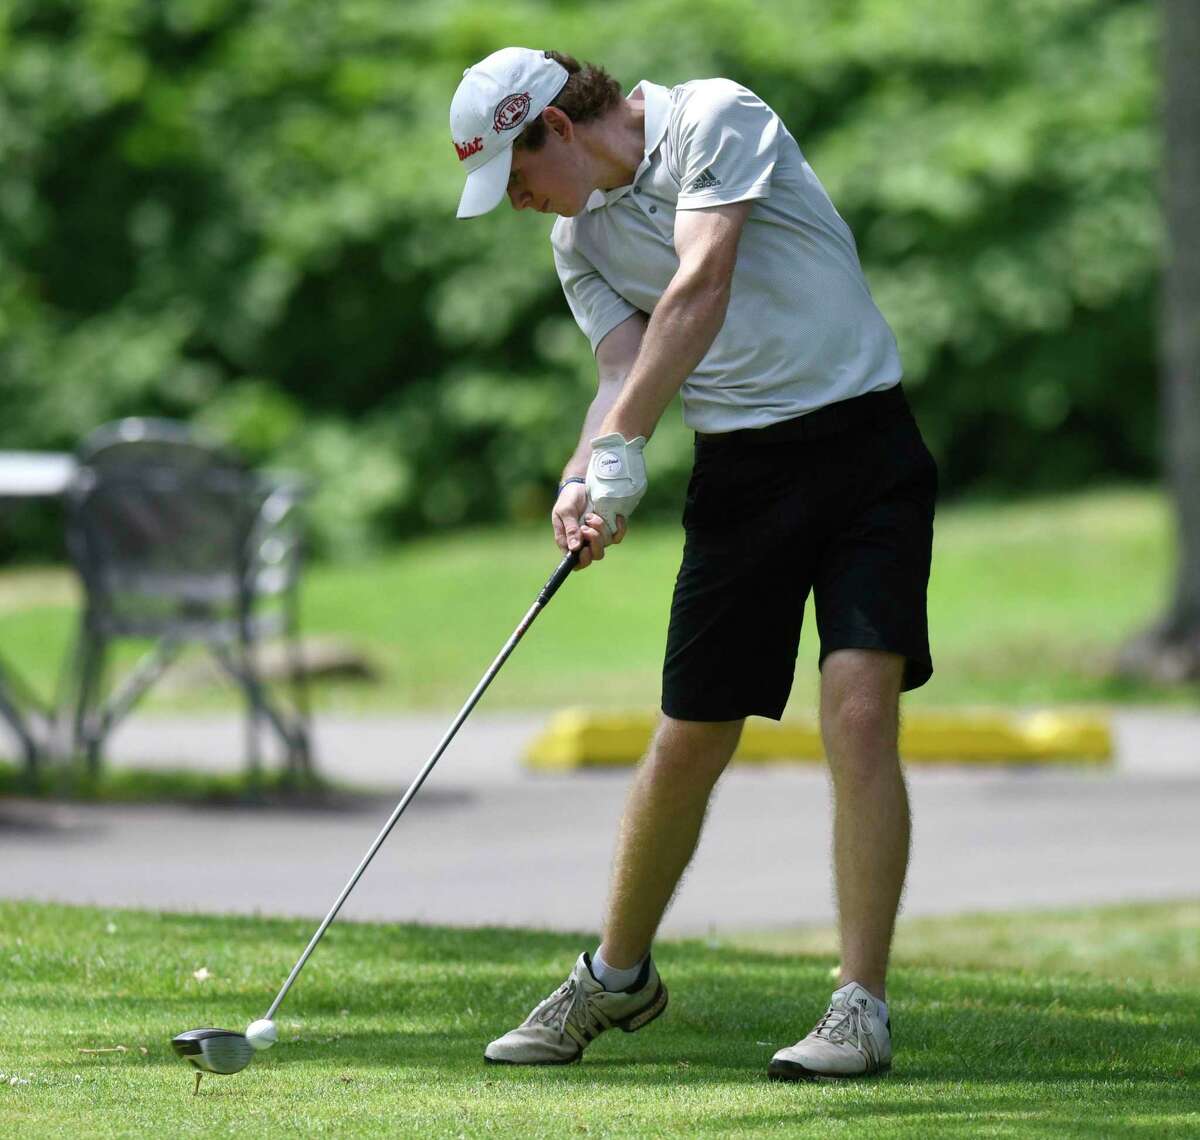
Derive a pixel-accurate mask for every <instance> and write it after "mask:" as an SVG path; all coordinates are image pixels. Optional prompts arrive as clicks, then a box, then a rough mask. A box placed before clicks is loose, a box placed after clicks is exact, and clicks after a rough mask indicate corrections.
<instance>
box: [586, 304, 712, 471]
mask: <svg viewBox="0 0 1200 1140" xmlns="http://www.w3.org/2000/svg"><path fill="white" fill-rule="evenodd" d="M728 307H729V290H728V288H727V287H725V288H714V287H711V286H708V285H703V284H692V283H687V282H672V283H671V285H669V286H668V287H667V290H666V292H665V293H663V295H662V298H661V300H660V301H659V302H658V304H657V305H656V306H655V307H654V312H653V314H652V315H651V317H650V323H649V325H648V326H647V328H646V334H645V336H644V337H643V338H642V346H641V350H640V351H639V352H638V356H637V361H636V363H635V364H634V366H633V368H632V370H631V371H630V373H629V377H628V378H627V379H626V381H625V384H624V386H623V387H622V388H621V390H620V393H619V394H618V396H617V398H616V400H615V402H614V403H613V405H612V408H611V410H610V411H609V413H608V414H607V415H606V416H605V417H604V420H603V422H602V423H601V424H600V426H599V429H598V430H597V432H596V434H597V435H605V434H607V433H608V432H612V431H615V432H620V433H621V435H623V436H624V437H625V438H626V439H633V438H634V436H639V435H643V436H645V437H646V438H647V439H649V438H650V436H651V435H653V434H654V429H655V427H657V426H658V421H659V420H660V419H661V418H662V414H663V412H665V411H666V409H667V405H668V404H670V402H671V400H672V399H673V398H674V396H675V393H676V392H678V391H679V389H680V388H681V387H682V386H683V382H684V381H685V380H686V379H687V378H688V377H689V376H690V375H691V374H692V373H693V372H694V371H695V369H696V366H697V365H698V364H699V363H700V361H701V360H703V359H704V355H705V353H707V352H708V350H709V349H710V348H711V347H712V342H713V341H714V340H716V338H717V333H719V332H720V331H721V326H722V325H723V324H724V323H725V313H726V310H727V309H728ZM593 406H594V405H593ZM576 458H578V456H576ZM585 467H586V463H585Z"/></svg>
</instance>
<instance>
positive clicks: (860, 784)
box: [450, 48, 937, 1080]
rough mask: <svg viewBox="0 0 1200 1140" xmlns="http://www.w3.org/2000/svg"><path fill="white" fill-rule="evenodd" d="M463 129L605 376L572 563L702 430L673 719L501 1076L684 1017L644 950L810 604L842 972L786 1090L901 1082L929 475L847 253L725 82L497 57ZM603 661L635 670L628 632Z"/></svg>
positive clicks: (486, 204) (463, 140)
mask: <svg viewBox="0 0 1200 1140" xmlns="http://www.w3.org/2000/svg"><path fill="white" fill-rule="evenodd" d="M450 125H451V131H452V134H453V138H454V145H455V148H456V150H457V152H458V156H459V159H460V160H461V162H462V167H463V169H464V170H465V172H466V176H467V178H466V187H465V189H464V191H463V194H462V199H461V202H460V205H459V209H458V215H459V217H472V216H475V215H479V214H482V213H485V212H486V211H488V210H491V209H492V208H493V207H495V206H497V205H498V204H499V203H500V202H501V201H502V200H503V199H504V198H505V197H507V198H508V200H509V202H510V203H511V205H512V206H513V208H514V209H518V210H525V209H530V210H537V211H538V212H540V213H547V214H557V215H558V220H557V221H556V222H555V224H554V228H553V231H552V233H551V243H552V245H553V250H554V260H555V265H556V267H557V270H558V275H559V278H560V280H561V282H562V287H563V291H564V292H565V294H566V298H567V303H568V305H569V306H570V308H571V312H572V313H573V315H574V317H575V320H576V322H577V323H578V325H579V327H580V329H582V331H583V333H584V334H585V335H586V336H587V337H588V339H589V341H590V342H591V345H592V348H593V350H594V352H595V355H596V363H597V370H598V373H599V386H598V392H597V395H596V398H595V400H594V401H593V403H592V405H591V407H590V409H589V411H588V413H587V416H586V418H585V420H584V425H583V432H582V435H581V438H580V442H579V445H578V448H577V449H576V451H575V453H574V455H573V456H572V457H571V460H570V462H569V463H568V464H567V466H566V468H565V470H564V473H563V474H564V478H563V483H562V486H561V487H560V488H559V494H558V500H557V502H556V503H555V505H554V510H553V525H554V534H555V538H556V540H557V542H558V545H559V547H560V548H562V549H563V550H564V551H566V550H568V549H571V550H574V549H579V550H580V551H581V553H580V559H579V568H580V569H583V568H585V567H587V566H588V565H590V563H591V562H592V561H598V560H600V559H601V558H603V557H604V554H605V549H606V547H607V546H608V545H609V544H611V543H618V542H620V541H621V540H622V539H623V538H624V537H625V535H626V533H627V525H628V519H629V516H630V515H631V514H632V512H633V510H634V508H635V506H636V505H637V503H638V501H639V500H640V499H641V497H642V495H643V493H644V492H645V488H646V472H645V465H644V462H643V457H642V449H643V446H644V444H645V442H646V441H647V440H648V439H650V438H651V436H652V435H653V433H654V429H655V426H656V425H657V424H658V421H659V418H660V417H661V416H662V414H663V411H664V410H665V409H666V407H667V405H668V404H669V403H670V401H671V398H672V397H673V396H674V395H675V393H676V392H680V393H681V394H682V402H683V416H684V422H685V423H686V424H687V426H688V427H689V428H691V429H692V430H693V431H694V432H695V462H694V467H693V470H692V475H691V481H690V483H689V485H688V489H687V496H686V501H685V505H684V509H683V527H684V531H685V543H684V551H683V560H682V565H681V566H680V568H679V574H678V577H677V578H676V582H675V592H674V598H673V600H672V603H671V616H670V624H669V632H668V634H667V646H666V657H665V662H664V666H663V688H662V718H661V720H660V722H659V724H658V726H657V728H656V730H655V733H654V739H653V742H652V744H651V746H650V750H649V753H648V755H647V756H646V758H645V759H644V760H643V762H642V764H641V766H640V767H639V769H638V771H637V774H636V776H635V778H634V781H633V785H632V788H631V791H630V794H629V800H628V804H627V805H626V808H625V814H624V817H623V820H622V823H621V829H620V834H619V837H618V843H617V851H616V857H615V862H614V866H613V871H612V886H611V893H610V897H609V900H608V906H607V911H606V914H605V917H604V924H603V940H602V942H601V944H600V946H599V947H598V948H597V949H596V951H595V953H594V954H592V955H590V956H589V955H588V954H587V953H584V954H581V955H580V957H579V960H578V961H577V962H576V964H575V967H574V969H573V970H572V971H571V975H570V977H569V978H568V979H567V980H566V982H565V983H564V984H563V985H561V986H560V987H559V988H558V989H557V990H555V991H554V993H552V994H551V995H550V996H549V997H548V998H546V999H545V1000H544V1001H543V1002H541V1003H540V1004H539V1005H538V1006H537V1007H536V1008H535V1009H534V1010H533V1012H532V1013H531V1014H530V1015H529V1017H528V1018H527V1019H526V1020H525V1021H524V1022H523V1023H522V1024H521V1025H520V1026H518V1027H517V1028H516V1029H513V1030H512V1031H510V1032H509V1033H506V1034H505V1035H504V1036H502V1037H500V1038H498V1039H497V1040H495V1041H493V1042H492V1043H491V1044H490V1045H488V1046H487V1049H486V1051H485V1054H484V1055H485V1057H486V1058H487V1060H489V1061H493V1062H502V1063H507V1064H514V1065H548V1064H566V1063H569V1062H571V1061H575V1060H578V1059H579V1057H580V1056H581V1055H582V1053H583V1050H584V1049H585V1048H586V1047H587V1046H588V1044H589V1043H590V1042H591V1041H592V1040H593V1039H594V1038H595V1037H596V1036H597V1034H599V1033H602V1032H603V1031H604V1030H606V1029H611V1028H613V1027H614V1026H615V1027H619V1028H621V1029H624V1030H625V1031H627V1032H629V1031H633V1030H637V1029H641V1028H642V1027H643V1026H645V1025H647V1024H649V1023H650V1022H651V1021H653V1020H654V1019H655V1018H656V1017H658V1016H659V1015H660V1014H661V1013H662V1012H663V1011H664V1009H665V1008H666V1005H667V990H666V986H665V985H664V984H663V982H662V980H661V979H660V977H659V975H658V971H657V970H656V969H655V965H654V962H653V961H652V959H651V956H650V949H651V943H652V940H653V938H654V935H655V932H656V930H657V929H658V925H659V922H660V921H661V919H662V916H663V913H664V912H665V910H666V908H667V905H668V903H669V902H670V900H671V896H672V894H673V892H674V891H675V888H676V886H677V884H678V882H679V879H680V876H681V875H682V873H683V871H684V868H685V867H686V866H687V864H688V862H689V860H690V859H691V857H692V853H693V851H694V850H695V848H696V843H697V840H698V838H699V834H700V828H701V824H702V822H703V819H704V814H705V809H706V806H707V804H708V801H709V797H710V794H711V792H712V789H713V786H714V785H715V783H716V781H717V778H718V777H719V776H720V775H721V773H722V771H724V769H725V766H726V764H728V762H729V760H730V758H731V757H732V755H733V753H734V750H735V748H736V747H737V743H738V738H739V737H740V735H741V732H742V726H743V724H744V723H745V719H746V717H747V716H761V717H770V718H772V719H774V720H779V719H780V718H781V717H782V715H783V711H784V707H785V706H786V704H787V699H788V694H789V692H790V689H791V684H792V677H793V673H794V670H795V661H796V653H797V647H798V643H799V637H800V623H801V618H802V616H803V612H804V604H805V600H806V599H807V597H808V593H809V590H810V589H812V590H813V591H814V596H815V608H816V618H817V627H818V630H819V633H820V640H821V652H820V659H819V662H818V668H819V669H820V673H821V733H822V739H823V741H824V744H825V751H826V754H827V756H828V759H829V766H830V771H831V773H832V782H833V789H834V804H835V806H834V850H833V864H834V867H833V870H834V879H835V884H836V889H837V901H838V925H839V933H840V937H841V950H842V963H841V977H840V979H839V983H840V984H839V987H838V989H837V990H836V991H835V992H834V994H833V997H832V1000H831V1001H830V1003H829V1006H828V1008H827V1010H826V1011H825V1014H824V1016H823V1017H821V1018H820V1020H819V1021H818V1022H817V1025H816V1027H815V1028H814V1029H813V1030H812V1032H810V1033H809V1034H808V1035H807V1036H806V1037H803V1038H802V1039H801V1040H800V1041H798V1042H797V1043H796V1044H794V1045H790V1046H788V1047H786V1048H782V1049H780V1050H779V1051H778V1052H777V1053H776V1054H775V1056H774V1058H773V1059H772V1061H771V1063H770V1067H769V1070H768V1072H769V1075H770V1076H771V1077H774V1078H777V1079H781V1080H802V1079H814V1078H821V1077H861V1076H867V1075H871V1074H875V1073H882V1072H885V1071H886V1070H887V1069H888V1068H889V1066H890V1064H891V1056H892V1046H891V1025H890V1020H889V1017H888V1006H887V990H886V976H887V963H888V951H889V947H890V944H891V938H892V930H893V926H894V923H895V917H896V911H897V908H898V906H899V902H900V894H901V889H902V887H903V884H904V875H905V870H906V868H907V864H908V849H909V812H908V798H907V794H906V790H905V784H904V777H903V774H902V772H901V767H900V759H899V754H898V751H897V736H898V721H899V697H900V693H901V692H902V691H905V690H908V689H914V688H916V687H917V686H919V685H923V684H924V683H925V682H926V681H927V680H928V679H929V677H930V675H931V673H932V672H933V666H932V662H931V660H930V653H929V637H928V630H927V621H926V588H927V585H928V580H929V567H930V558H931V549H932V539H933V513H934V499H935V497H936V493H937V467H936V464H935V463H934V460H933V457H932V456H931V455H930V453H929V451H928V450H927V448H926V447H925V444H924V443H923V441H922V439H921V433H920V431H919V430H918V428H917V424H916V422H915V420H914V418H913V416H912V413H911V411H910V410H909V407H908V404H907V403H906V400H905V397H904V394H903V392H902V389H901V386H900V377H901V368H900V359H899V356H898V353H897V350H896V342H895V338H894V337H893V335H892V332H891V330H890V329H889V328H888V325H887V322H886V321H885V320H884V319H883V317H882V315H881V314H880V312H879V310H878V309H877V308H876V306H875V304H874V302H873V301H872V299H871V294H870V292H869V291H868V289H867V284H866V281H865V280H864V278H863V274H862V269H861V267H860V265H859V261H858V255H857V251H856V249H855V244H854V238H853V237H852V235H851V233H850V230H849V229H848V227H847V226H846V223H845V222H844V221H843V220H842V218H841V217H840V216H839V215H838V213H837V210H836V209H834V206H833V204H832V203H831V202H830V200H829V197H828V195H827V194H826V193H825V190H824V188H823V187H822V186H821V183H820V182H819V181H818V180H817V176H816V175H815V174H814V173H813V170H812V168H811V167H810V166H809V164H808V163H807V162H806V161H805V159H804V155H803V154H802V153H801V151H800V148H799V147H798V146H797V144H796V141H795V139H793V138H792V136H791V135H790V134H789V133H788V130H787V127H785V126H784V124H783V123H782V122H781V121H780V118H779V116H778V115H776V114H775V112H774V111H772V110H771V108H770V107H769V106H767V105H766V104H765V103H764V102H763V101H762V100H761V99H759V98H758V97H757V96H756V95H755V94H754V93H753V92H752V91H749V90H748V89H747V88H745V87H742V86H741V85H740V84H738V83H735V82H732V81H731V80H728V79H699V80H694V81H692V82H689V83H682V84H680V85H678V86H676V87H663V86H660V85H658V84H656V83H650V82H647V81H643V82H641V83H639V84H638V85H637V86H636V87H635V88H634V89H633V90H632V91H631V92H630V93H629V94H628V95H624V96H623V95H622V94H621V88H620V87H619V86H618V84H617V83H616V81H615V80H614V79H612V77H611V76H609V75H608V74H607V73H606V72H605V71H604V70H603V69H602V68H599V67H596V66H592V65H587V66H580V64H579V63H577V62H576V61H575V60H574V59H572V58H571V57H570V56H567V55H563V54H560V53H558V52H542V51H531V50H528V49H525V48H506V49H504V50H503V51H498V52H496V53H495V54H493V55H490V56H488V57H487V58H486V59H485V60H483V61H482V62H481V63H479V64H477V65H476V66H474V67H472V68H470V69H468V70H467V71H466V72H465V74H464V76H463V79H462V82H461V84H460V85H459V87H458V90H457V92H456V93H455V96H454V100H453V103H452V105H451V109H450ZM606 644H607V645H608V646H609V651H610V652H619V645H620V637H619V631H612V635H611V636H610V638H609V639H608V640H607V642H606ZM804 839H805V837H804V836H797V844H796V847H797V851H798V853H799V852H802V851H804V849H805V846H806V844H805V842H804ZM798 857H804V856H803V855H799V856H798ZM746 888H747V890H753V889H754V878H753V871H752V870H749V871H748V873H747V882H746ZM778 903H779V907H780V911H781V913H785V912H786V908H787V905H788V904H787V899H786V898H781V899H779V900H778ZM797 997H799V995H797Z"/></svg>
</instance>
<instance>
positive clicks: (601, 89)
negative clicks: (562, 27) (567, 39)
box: [513, 51, 621, 151]
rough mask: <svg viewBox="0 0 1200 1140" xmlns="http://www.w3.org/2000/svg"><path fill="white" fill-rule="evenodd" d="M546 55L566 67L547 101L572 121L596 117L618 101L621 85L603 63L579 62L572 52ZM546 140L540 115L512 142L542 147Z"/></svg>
mask: <svg viewBox="0 0 1200 1140" xmlns="http://www.w3.org/2000/svg"><path fill="white" fill-rule="evenodd" d="M544 54H545V56H546V58H547V59H552V60H554V61H555V62H557V63H561V64H562V65H563V67H565V68H566V69H567V71H568V73H569V74H568V76H567V82H566V84H565V85H564V87H563V89H562V90H561V91H560V92H559V93H558V95H557V96H555V98H554V99H552V100H551V101H550V103H549V104H548V105H549V106H551V107H557V108H558V109H559V110H560V111H562V112H563V114H565V115H566V116H567V117H568V118H569V119H570V120H571V122H573V123H588V122H591V121H592V120H594V119H599V118H601V117H602V116H604V115H606V114H607V113H608V112H609V111H611V110H612V109H613V108H614V107H615V106H617V104H618V103H620V102H621V85H620V84H619V83H618V82H617V81H616V80H615V79H614V78H613V77H612V76H611V75H609V74H608V72H607V71H605V70H604V68H602V67H597V66H596V65H595V64H594V63H584V64H581V63H580V62H579V60H577V59H576V58H575V57H574V56H571V55H566V54H565V53H563V52H559V51H548V52H545V53H544ZM545 144H546V123H545V120H544V119H543V118H542V117H541V115H539V116H538V117H537V118H536V119H532V120H530V123H529V125H528V126H527V127H526V128H525V129H524V130H523V131H522V132H521V133H520V135H518V136H517V139H516V142H515V143H514V144H513V145H514V146H518V147H520V148H521V149H522V150H534V151H536V150H541V149H542V147H543V146H545Z"/></svg>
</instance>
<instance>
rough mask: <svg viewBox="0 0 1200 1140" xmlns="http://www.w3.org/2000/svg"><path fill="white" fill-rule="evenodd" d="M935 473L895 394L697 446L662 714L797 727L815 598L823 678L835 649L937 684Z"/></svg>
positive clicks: (702, 440) (897, 390)
mask: <svg viewBox="0 0 1200 1140" xmlns="http://www.w3.org/2000/svg"><path fill="white" fill-rule="evenodd" d="M937 483H938V475H937V464H936V463H935V461H934V459H933V456H932V455H930V453H929V450H928V448H926V446H925V443H924V441H923V440H922V439H921V432H920V429H919V428H918V427H917V423H916V420H915V419H914V418H913V415H912V412H911V410H910V409H909V406H908V402H907V400H906V399H905V397H904V392H903V389H902V388H901V387H900V386H899V385H896V386H895V387H894V388H889V389H886V390H884V391H882V392H871V393H868V394H867V395H865V396H859V397H856V398H855V399H852V400H845V401H842V402H841V403H837V404H831V405H829V406H827V407H825V408H821V409H818V410H817V411H815V412H811V413H809V414H808V415H805V416H800V417H798V418H797V419H794V420H787V421H784V422H783V423H778V424H772V425H771V426H770V427H767V428H762V429H758V430H753V429H750V430H745V431H736V432H728V433H726V434H724V435H699V434H698V435H697V436H696V444H695V464H694V466H693V469H692V477H691V481H690V483H689V484H688V490H687V500H686V503H685V505H684V510H683V526H684V531H685V535H686V537H685V541H684V548H683V562H682V564H681V566H680V567H679V574H678V576H677V578H676V580H675V594H674V597H673V599H672V602H671V621H670V626H669V630H668V633H667V652H666V659H665V661H664V663H663V696H662V709H663V712H664V713H666V715H667V716H670V717H674V718H676V719H678V720H701V721H716V720H739V719H741V718H742V717H745V716H763V717H770V718H772V719H773V720H779V719H780V718H781V717H782V716H783V710H784V707H785V706H786V705H787V700H788V696H789V694H790V693H791V688H792V678H793V676H794V674H795V668H796V652H797V649H798V647H799V644H800V625H801V622H802V620H803V617H804V604H805V601H806V600H807V598H808V592H809V590H810V589H812V590H813V592H814V598H815V608H816V615H817V630H818V632H819V633H820V637H821V656H820V659H819V661H818V668H820V667H821V666H823V665H824V663H825V658H826V657H828V656H829V654H830V653H832V652H833V651H834V650H836V649H883V650H888V651H890V652H893V653H899V654H902V655H903V656H904V657H905V658H906V661H905V666H904V680H903V686H902V687H903V688H904V689H906V690H907V689H915V688H917V687H918V686H920V685H923V684H925V682H926V681H928V680H929V678H930V676H931V675H932V673H933V662H932V659H931V658H930V654H929V625H928V619H927V615H926V592H927V588H928V585H929V566H930V560H931V558H932V549H933V512H934V501H935V499H936V498H937Z"/></svg>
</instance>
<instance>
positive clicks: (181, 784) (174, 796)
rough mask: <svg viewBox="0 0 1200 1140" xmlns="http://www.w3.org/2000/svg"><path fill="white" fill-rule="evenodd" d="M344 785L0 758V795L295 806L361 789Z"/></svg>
mask: <svg viewBox="0 0 1200 1140" xmlns="http://www.w3.org/2000/svg"><path fill="white" fill-rule="evenodd" d="M363 794H368V793H363V792H362V791H361V790H359V791H351V790H350V789H349V788H347V787H345V786H344V785H341V784H337V783H332V782H329V781H327V780H325V779H323V778H321V779H320V780H319V781H316V780H313V779H310V778H298V777H295V776H292V775H291V774H289V773H287V772H285V771H280V770H277V769H271V770H267V769H264V771H263V772H262V773H261V775H260V776H259V777H258V778H257V779H254V778H252V777H251V776H249V775H248V774H247V773H245V772H196V771H192V770H188V769H185V768H126V767H120V768H114V767H112V766H105V767H103V768H102V769H101V770H100V771H99V772H98V773H92V772H90V771H88V770H87V769H86V768H85V767H83V766H82V765H70V766H59V765H55V766H42V767H41V768H39V769H38V771H37V772H36V773H32V774H31V773H30V772H29V771H28V769H27V768H26V767H25V766H24V765H17V764H12V763H6V762H4V761H0V797H3V796H28V797H33V798H38V799H58V800H73V801H78V802H86V803H163V802H173V803H193V804H210V805H219V804H232V803H260V804H272V805H281V806H295V807H300V806H304V805H308V804H332V803H335V802H339V803H340V802H344V801H345V799H346V797H348V796H354V795H363Z"/></svg>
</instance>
